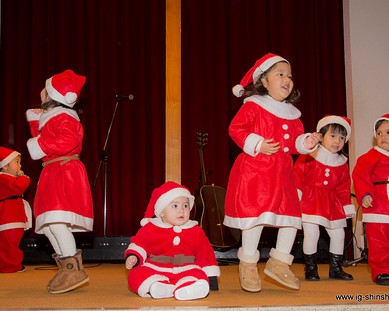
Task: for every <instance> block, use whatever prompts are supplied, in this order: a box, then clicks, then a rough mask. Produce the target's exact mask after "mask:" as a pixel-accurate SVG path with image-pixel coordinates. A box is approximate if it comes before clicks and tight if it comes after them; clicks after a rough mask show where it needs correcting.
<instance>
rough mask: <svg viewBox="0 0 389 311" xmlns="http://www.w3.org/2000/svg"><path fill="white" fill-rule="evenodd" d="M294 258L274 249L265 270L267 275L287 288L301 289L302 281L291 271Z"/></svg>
mask: <svg viewBox="0 0 389 311" xmlns="http://www.w3.org/2000/svg"><path fill="white" fill-rule="evenodd" d="M293 258H294V257H293V256H292V255H290V254H284V253H281V252H280V251H278V250H276V249H275V248H272V249H271V251H270V258H269V260H268V261H267V263H266V267H265V270H264V272H265V274H266V275H267V276H269V277H271V278H272V279H273V280H275V281H277V282H278V283H280V284H282V285H284V286H286V287H289V288H292V289H300V281H299V279H298V278H297V277H296V276H295V275H294V273H293V271H292V270H291V269H290V265H291V264H292V261H293Z"/></svg>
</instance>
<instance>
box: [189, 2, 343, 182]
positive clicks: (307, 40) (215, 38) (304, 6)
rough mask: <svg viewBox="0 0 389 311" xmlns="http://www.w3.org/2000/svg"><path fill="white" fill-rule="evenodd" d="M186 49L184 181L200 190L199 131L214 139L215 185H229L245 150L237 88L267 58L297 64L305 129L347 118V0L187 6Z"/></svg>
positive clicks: (209, 150) (210, 161)
mask: <svg viewBox="0 0 389 311" xmlns="http://www.w3.org/2000/svg"><path fill="white" fill-rule="evenodd" d="M182 51H183V55H182V70H183V72H182V80H183V83H182V124H183V129H182V131H183V135H182V136H183V137H184V140H183V146H182V182H183V183H184V184H186V185H188V186H189V187H190V188H191V189H193V190H195V189H196V188H197V187H198V179H199V178H198V177H199V176H200V164H199V159H198V156H197V144H196V133H197V131H203V132H207V133H208V144H207V145H206V146H205V147H204V149H203V154H204V162H205V168H206V170H207V173H208V175H207V177H208V183H210V184H212V183H215V184H216V185H220V186H222V187H226V186H227V183H228V175H229V170H230V167H231V165H232V163H233V161H234V160H235V157H236V156H237V154H238V153H239V152H241V150H240V149H238V148H237V147H236V145H235V144H234V142H232V140H231V139H230V138H229V136H228V125H229V123H230V121H231V119H232V117H233V116H234V115H235V113H236V111H237V110H238V109H239V107H240V106H241V105H242V100H241V99H238V98H236V97H235V96H234V95H233V94H232V91H231V89H232V87H233V86H234V85H236V84H238V83H239V82H240V80H241V79H242V78H243V76H244V75H245V74H246V72H247V71H248V70H249V69H250V68H251V67H252V66H253V65H254V63H255V61H256V60H257V59H259V58H260V57H261V56H263V55H264V54H266V53H268V52H272V53H276V54H279V55H281V56H283V57H285V58H286V59H288V60H289V61H290V63H291V65H292V71H293V77H294V82H295V87H296V88H297V89H299V90H300V92H301V94H302V97H301V101H300V102H299V103H297V104H296V106H297V108H298V109H299V110H300V111H301V112H302V117H301V119H302V121H303V123H304V126H305V130H306V131H310V132H311V131H315V130H316V124H317V121H318V120H319V119H320V118H322V117H324V116H325V115H326V114H339V115H346V95H345V74H344V70H345V69H344V50H343V9H342V1H341V0H330V1H328V0H276V1H274V0H212V1H207V0H197V1H185V0H184V1H182Z"/></svg>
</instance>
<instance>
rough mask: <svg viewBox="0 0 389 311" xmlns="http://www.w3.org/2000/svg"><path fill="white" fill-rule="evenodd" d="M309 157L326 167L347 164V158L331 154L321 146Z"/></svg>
mask: <svg viewBox="0 0 389 311" xmlns="http://www.w3.org/2000/svg"><path fill="white" fill-rule="evenodd" d="M309 155H310V156H311V157H312V158H314V159H315V160H316V161H317V162H319V163H322V164H324V165H328V166H333V167H336V166H341V165H343V164H345V163H347V158H346V157H345V156H344V155H343V154H338V153H332V152H331V151H329V150H328V149H326V148H325V147H323V146H322V145H319V148H317V149H316V150H315V151H314V152H312V153H310V154H309Z"/></svg>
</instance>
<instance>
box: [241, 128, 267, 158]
mask: <svg viewBox="0 0 389 311" xmlns="http://www.w3.org/2000/svg"><path fill="white" fill-rule="evenodd" d="M263 139H264V138H263V137H262V136H260V135H258V134H255V133H251V134H249V135H248V136H247V137H246V140H245V142H244V146H243V151H244V152H245V153H247V154H248V155H251V156H252V157H255V156H256V155H258V153H259V149H260V147H259V148H258V144H259V143H261V144H262V141H263Z"/></svg>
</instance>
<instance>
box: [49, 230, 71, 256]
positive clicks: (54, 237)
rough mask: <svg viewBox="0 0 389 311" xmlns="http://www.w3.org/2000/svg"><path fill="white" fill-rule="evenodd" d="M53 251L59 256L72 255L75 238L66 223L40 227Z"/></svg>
mask: <svg viewBox="0 0 389 311" xmlns="http://www.w3.org/2000/svg"><path fill="white" fill-rule="evenodd" d="M42 231H43V233H44V234H45V236H46V237H47V238H48V239H49V241H50V243H51V246H53V248H54V251H55V252H56V253H57V254H58V255H60V256H61V257H67V256H74V254H75V253H76V240H75V239H74V236H73V233H72V232H71V231H70V229H69V227H68V226H67V225H66V224H50V225H48V226H46V227H44V228H43V229H42Z"/></svg>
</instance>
